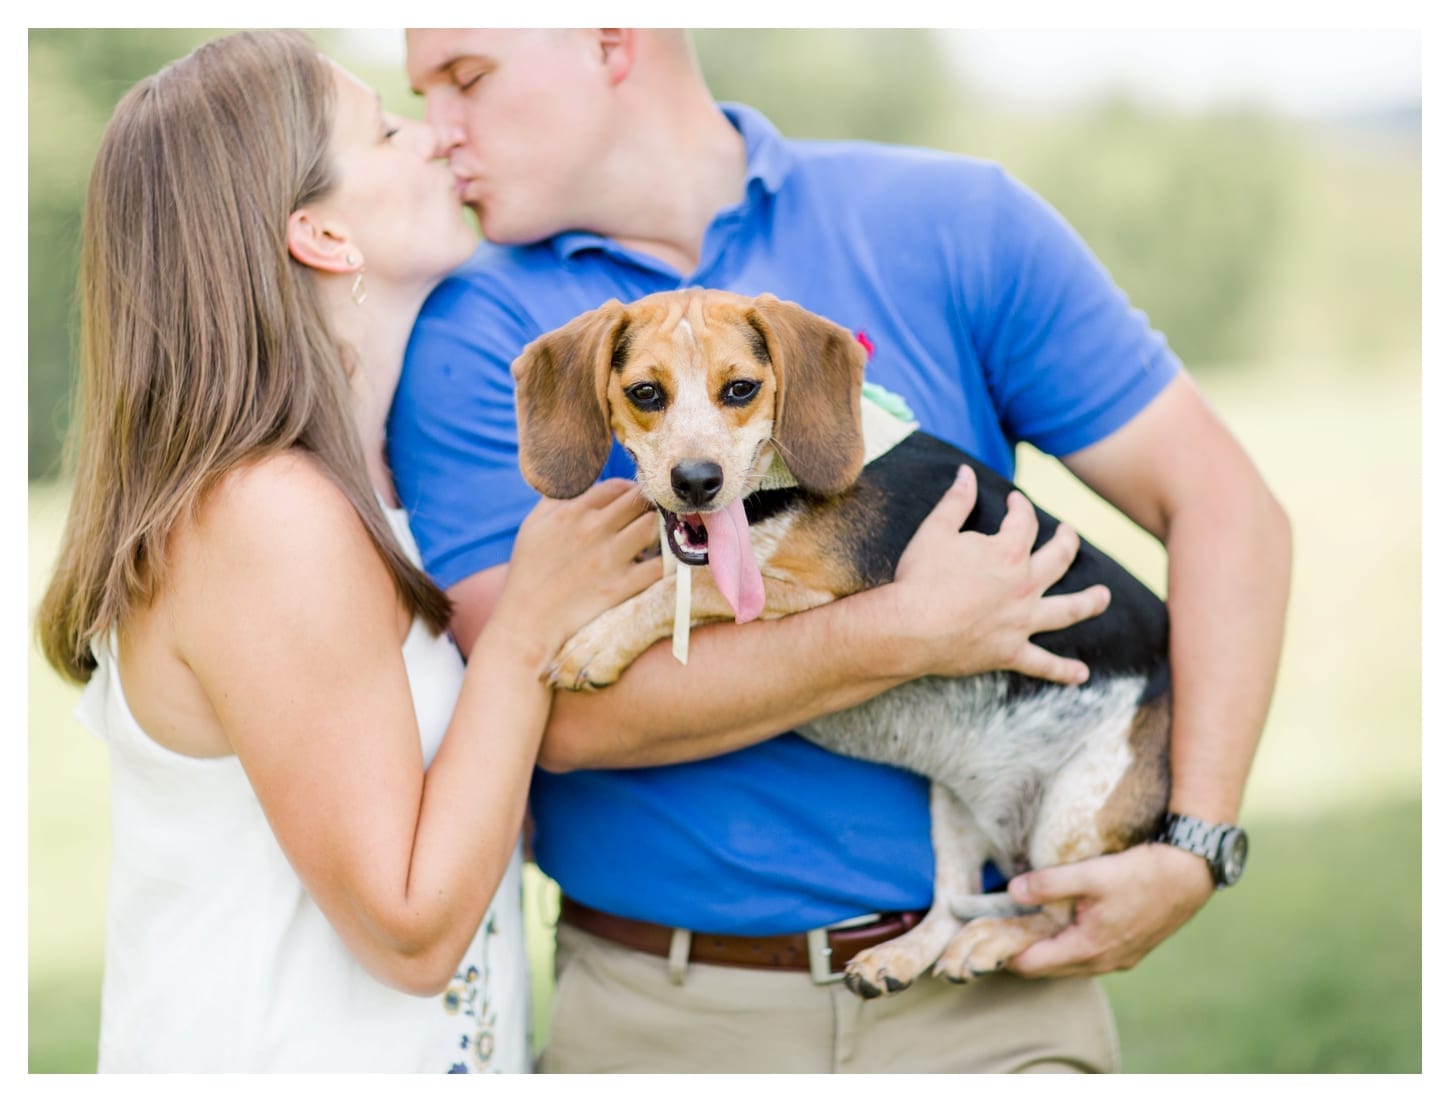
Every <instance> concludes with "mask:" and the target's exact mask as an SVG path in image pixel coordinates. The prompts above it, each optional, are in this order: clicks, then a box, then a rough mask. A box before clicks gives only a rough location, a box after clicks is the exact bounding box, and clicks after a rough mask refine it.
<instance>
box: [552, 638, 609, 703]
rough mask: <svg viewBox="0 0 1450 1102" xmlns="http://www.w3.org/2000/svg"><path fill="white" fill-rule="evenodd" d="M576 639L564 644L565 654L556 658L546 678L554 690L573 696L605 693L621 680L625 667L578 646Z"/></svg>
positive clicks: (594, 651)
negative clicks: (602, 691) (560, 690)
mask: <svg viewBox="0 0 1450 1102" xmlns="http://www.w3.org/2000/svg"><path fill="white" fill-rule="evenodd" d="M577 639H579V637H577V635H576V637H574V639H571V641H570V642H567V644H564V648H563V650H560V653H558V654H557V655H555V657H554V663H552V664H551V666H550V667H548V676H547V677H545V680H547V682H548V684H550V687H551V689H567V690H570V692H574V693H583V692H593V690H595V689H603V687H606V686H610V684H613V683H615V682H618V680H619V674H621V673H622V671H624V667H625V666H626V663H621V661H612V660H610V657H609V655H606V654H600V653H599V651H596V650H593V648H590V647H587V645H579V644H577V642H576V641H577Z"/></svg>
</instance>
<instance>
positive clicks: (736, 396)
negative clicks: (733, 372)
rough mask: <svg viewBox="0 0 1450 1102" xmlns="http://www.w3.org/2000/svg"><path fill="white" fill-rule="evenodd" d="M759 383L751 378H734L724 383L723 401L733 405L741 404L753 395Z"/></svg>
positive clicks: (758, 387)
mask: <svg viewBox="0 0 1450 1102" xmlns="http://www.w3.org/2000/svg"><path fill="white" fill-rule="evenodd" d="M759 389H760V384H759V383H757V382H755V381H754V380H752V379H736V380H735V381H734V382H733V383H727V384H726V385H725V401H726V402H728V403H730V404H731V405H734V406H743V405H744V404H745V403H746V402H748V401H750V400H751V399H752V398H754V397H755V394H756V391H758V390H759Z"/></svg>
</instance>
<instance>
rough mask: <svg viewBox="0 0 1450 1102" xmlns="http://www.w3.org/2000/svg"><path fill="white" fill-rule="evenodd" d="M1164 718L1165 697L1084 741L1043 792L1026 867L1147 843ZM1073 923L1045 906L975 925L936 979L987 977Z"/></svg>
mask: <svg viewBox="0 0 1450 1102" xmlns="http://www.w3.org/2000/svg"><path fill="white" fill-rule="evenodd" d="M1169 718H1170V701H1169V698H1168V697H1167V696H1166V695H1165V696H1161V697H1159V698H1157V699H1156V700H1154V701H1151V702H1149V703H1147V704H1143V705H1141V706H1135V707H1134V708H1133V710H1132V711H1130V712H1127V713H1126V714H1122V715H1118V716H1114V717H1108V718H1105V720H1104V722H1103V723H1102V724H1100V725H1099V726H1098V728H1097V729H1096V730H1094V731H1093V732H1092V733H1091V734H1090V735H1089V737H1088V738H1087V739H1085V740H1084V743H1083V746H1082V748H1081V749H1080V750H1079V751H1078V753H1077V754H1076V755H1075V756H1074V757H1073V758H1072V759H1071V760H1070V761H1069V762H1068V763H1067V764H1066V765H1064V766H1063V768H1062V769H1060V770H1059V771H1058V772H1057V774H1056V775H1055V776H1054V777H1053V779H1052V781H1051V783H1050V784H1049V785H1048V786H1047V788H1046V790H1045V791H1044V792H1043V798H1042V803H1041V805H1040V807H1039V808H1038V813H1037V818H1036V821H1035V822H1034V824H1033V826H1032V833H1031V836H1030V838H1029V840H1028V847H1027V857H1028V862H1029V864H1030V865H1031V867H1032V868H1036V869H1040V868H1047V867H1049V866H1053V865H1066V864H1070V863H1072V862H1074V861H1083V860H1086V859H1087V858H1090V857H1096V856H1098V855H1100V854H1104V853H1116V852H1118V851H1120V850H1123V849H1126V848H1127V847H1128V846H1130V845H1134V844H1136V843H1138V842H1141V841H1145V840H1146V839H1148V838H1150V837H1151V836H1152V831H1153V830H1154V828H1155V826H1156V824H1157V822H1158V820H1159V818H1160V817H1161V816H1162V813H1163V808H1164V806H1165V805H1166V803H1167V799H1168V784H1169V774H1168V758H1167V753H1168V737H1169V731H1168V725H1169ZM988 898H990V897H988ZM972 902H973V901H971V900H959V901H956V903H955V905H954V907H953V910H954V911H955V912H956V913H957V915H958V916H960V917H967V912H968V911H969V910H971V903H972ZM1072 919H1073V901H1072V900H1061V901H1058V902H1053V903H1049V904H1046V905H1044V906H1043V907H1042V908H1041V911H1040V912H1038V913H1035V914H1019V915H1018V916H1015V917H1008V916H1004V915H1001V914H1000V913H998V914H997V915H995V916H993V917H982V918H977V919H976V920H974V921H971V922H968V923H967V924H966V926H964V927H963V928H962V931H961V933H959V934H957V935H956V936H955V937H954V938H953V939H952V942H951V944H950V945H948V946H947V947H946V949H945V951H944V952H943V953H942V955H941V959H940V961H938V963H937V966H936V973H937V974H938V975H942V976H945V977H946V978H948V979H954V980H962V981H965V980H969V979H971V978H972V977H974V976H979V975H982V974H984V973H986V972H994V971H996V970H997V969H999V968H1001V967H1002V966H1003V965H1004V964H1005V963H1006V962H1007V961H1008V960H1009V959H1011V958H1012V957H1014V956H1016V955H1017V954H1018V953H1020V952H1022V951H1023V950H1024V949H1026V948H1027V947H1028V946H1029V945H1032V944H1033V943H1034V942H1037V941H1041V940H1042V939H1043V938H1048V937H1052V936H1054V935H1055V934H1057V933H1058V932H1059V931H1061V930H1063V929H1065V928H1066V927H1067V926H1068V925H1070V924H1071V922H1072Z"/></svg>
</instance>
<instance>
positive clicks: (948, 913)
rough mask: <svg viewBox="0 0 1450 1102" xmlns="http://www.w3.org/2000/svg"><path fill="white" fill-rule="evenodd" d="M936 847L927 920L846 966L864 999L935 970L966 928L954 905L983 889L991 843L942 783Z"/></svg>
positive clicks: (936, 792)
mask: <svg viewBox="0 0 1450 1102" xmlns="http://www.w3.org/2000/svg"><path fill="white" fill-rule="evenodd" d="M931 842H932V850H933V851H934V853H935V855H936V881H935V884H934V885H933V892H934V894H933V896H932V904H931V909H930V910H929V911H927V913H926V917H925V918H924V919H922V921H921V924H920V925H919V926H916V927H914V928H913V929H911V930H909V931H908V932H907V933H905V934H902V935H901V936H900V937H898V938H893V939H892V940H891V941H887V942H883V943H882V944H880V945H877V946H874V947H872V948H870V949H866V950H864V951H863V952H860V953H857V954H856V955H855V956H854V957H852V958H851V960H850V962H849V963H848V964H847V965H846V986H847V987H849V988H850V989H851V990H852V991H854V992H855V993H856V994H857V995H860V996H861V997H862V998H863V999H874V998H876V997H877V996H878V995H885V994H890V993H892V992H896V991H901V990H904V989H905V988H906V987H908V986H910V985H911V982H912V981H913V980H915V979H916V977H917V976H920V975H921V974H922V973H923V972H925V971H926V970H927V969H928V968H930V967H931V966H932V964H933V963H934V962H935V961H936V959H937V957H938V956H940V955H941V952H942V950H943V949H944V948H946V946H947V945H948V944H950V942H951V940H952V938H953V937H955V936H956V934H957V931H958V930H960V929H961V928H962V923H961V920H960V919H958V918H957V917H956V916H955V915H953V914H952V908H951V900H952V899H954V898H960V897H962V896H966V895H970V894H973V893H976V892H980V891H981V889H982V864H983V862H985V861H986V860H987V857H988V852H987V848H988V847H987V839H986V837H985V836H984V835H983V834H982V832H981V831H980V830H979V829H978V828H977V825H976V823H975V821H974V820H973V819H972V817H971V815H970V814H968V812H967V809H966V808H965V807H964V806H963V805H962V803H961V801H960V800H958V799H957V798H956V796H954V795H952V793H951V792H950V791H949V790H948V789H947V788H946V787H945V786H944V785H940V784H933V785H932V786H931Z"/></svg>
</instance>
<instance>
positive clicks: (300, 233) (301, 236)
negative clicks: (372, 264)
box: [287, 209, 363, 272]
mask: <svg viewBox="0 0 1450 1102" xmlns="http://www.w3.org/2000/svg"><path fill="white" fill-rule="evenodd" d="M287 251H288V252H289V253H291V254H292V259H293V260H295V261H297V263H299V264H302V265H305V266H306V267H308V268H315V269H316V270H317V271H319V272H355V271H357V270H358V269H359V268H361V267H362V266H363V258H362V254H361V253H360V252H359V251H358V250H357V248H356V247H354V246H352V245H351V244H350V243H349V242H348V238H347V231H346V230H345V229H344V228H343V227H342V226H340V225H338V224H336V223H329V222H324V221H323V219H322V218H320V217H319V216H318V214H317V213H316V212H315V211H311V210H307V209H303V210H294V211H293V212H292V213H291V214H290V215H289V216H288V218H287Z"/></svg>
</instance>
